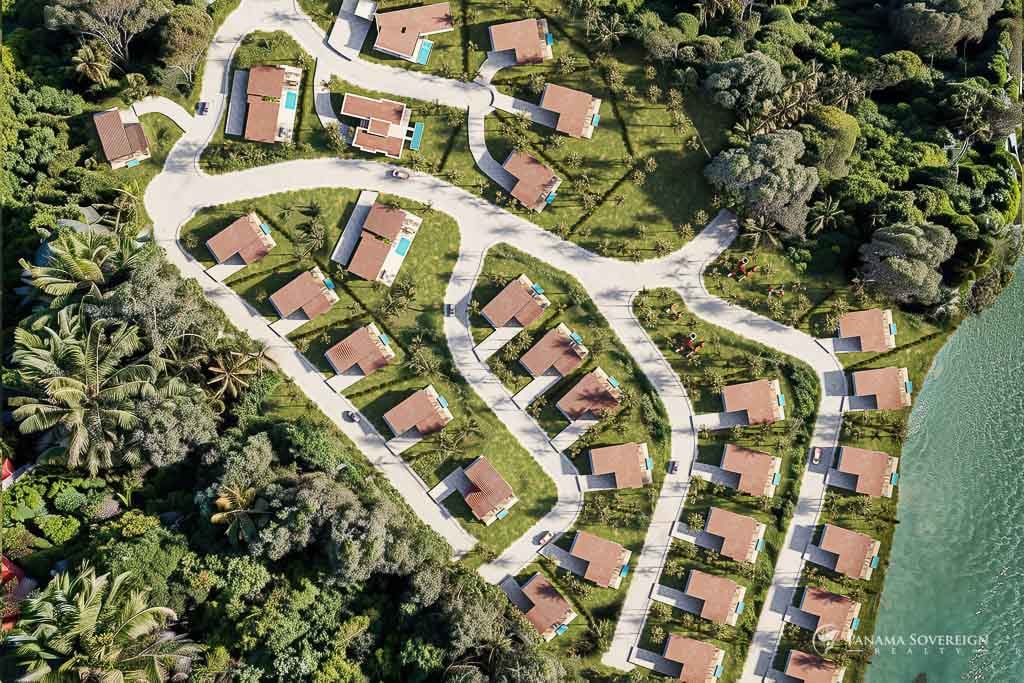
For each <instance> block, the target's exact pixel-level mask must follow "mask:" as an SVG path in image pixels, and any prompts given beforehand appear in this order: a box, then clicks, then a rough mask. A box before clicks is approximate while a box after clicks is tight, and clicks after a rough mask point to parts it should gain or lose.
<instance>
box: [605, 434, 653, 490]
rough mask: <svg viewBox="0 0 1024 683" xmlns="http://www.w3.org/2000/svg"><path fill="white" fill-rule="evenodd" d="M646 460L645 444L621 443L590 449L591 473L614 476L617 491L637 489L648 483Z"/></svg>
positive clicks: (648, 475) (648, 474)
mask: <svg viewBox="0 0 1024 683" xmlns="http://www.w3.org/2000/svg"><path fill="white" fill-rule="evenodd" d="M646 459H647V444H646V443H623V444H618V445H616V446H604V447H602V448H592V449H590V469H591V471H592V472H593V473H594V474H598V475H601V474H613V475H615V488H619V489H638V488H641V487H642V486H643V485H644V484H645V483H648V482H649V481H650V473H649V471H648V470H647V464H646V462H645V461H646ZM645 475H646V476H645ZM645 478H646V479H647V481H646V482H645V481H644V480H645Z"/></svg>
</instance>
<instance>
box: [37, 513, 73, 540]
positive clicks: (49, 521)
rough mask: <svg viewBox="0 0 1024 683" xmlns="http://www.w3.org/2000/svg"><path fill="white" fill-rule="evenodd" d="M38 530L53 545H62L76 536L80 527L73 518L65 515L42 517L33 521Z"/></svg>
mask: <svg viewBox="0 0 1024 683" xmlns="http://www.w3.org/2000/svg"><path fill="white" fill-rule="evenodd" d="M35 524H36V526H37V527H39V530H40V531H42V532H43V536H45V537H46V538H47V539H49V541H50V542H51V543H53V544H54V545H63V544H64V543H67V542H68V541H70V540H71V539H72V538H74V537H75V536H76V535H77V534H78V529H79V527H80V526H81V525H80V524H79V522H78V520H77V519H75V518H74V517H67V516H65V515H43V516H42V517H39V518H37V519H36V520H35Z"/></svg>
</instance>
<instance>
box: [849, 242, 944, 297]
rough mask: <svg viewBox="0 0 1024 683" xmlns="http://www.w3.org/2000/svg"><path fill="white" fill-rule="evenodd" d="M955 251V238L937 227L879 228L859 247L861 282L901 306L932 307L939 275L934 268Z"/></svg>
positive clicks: (938, 293) (936, 294)
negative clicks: (899, 303) (901, 304)
mask: <svg viewBox="0 0 1024 683" xmlns="http://www.w3.org/2000/svg"><path fill="white" fill-rule="evenodd" d="M955 248H956V238H955V237H953V234H952V233H951V232H950V231H949V230H947V229H946V228H944V227H943V226H941V225H934V224H932V223H923V224H921V225H912V224H909V223H896V224H893V225H888V226H885V227H882V228H879V229H878V230H876V231H875V234H874V235H873V236H872V238H871V241H870V242H868V243H867V244H865V245H864V246H862V247H861V248H860V254H861V259H862V265H861V270H862V273H863V276H864V278H865V280H867V281H868V282H870V283H871V284H872V285H873V286H874V287H875V288H877V289H878V290H880V291H881V292H882V293H883V294H885V295H886V296H889V297H890V298H892V299H894V300H895V301H899V302H902V303H921V304H926V305H930V304H934V303H935V302H936V301H938V299H939V295H940V285H941V284H942V275H941V274H940V273H939V271H938V270H937V268H938V267H939V266H940V265H942V263H943V262H944V261H946V260H947V259H948V258H949V257H950V256H952V255H953V250H954V249H955Z"/></svg>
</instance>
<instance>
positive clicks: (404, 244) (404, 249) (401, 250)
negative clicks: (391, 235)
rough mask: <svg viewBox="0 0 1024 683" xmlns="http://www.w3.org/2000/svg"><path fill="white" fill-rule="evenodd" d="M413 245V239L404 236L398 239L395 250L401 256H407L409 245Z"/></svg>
mask: <svg viewBox="0 0 1024 683" xmlns="http://www.w3.org/2000/svg"><path fill="white" fill-rule="evenodd" d="M411 245H412V240H411V239H409V238H408V237H403V238H402V239H400V240H398V246H396V247H395V252H396V253H397V254H398V255H399V256H405V255H406V254H408V253H409V247H410V246H411Z"/></svg>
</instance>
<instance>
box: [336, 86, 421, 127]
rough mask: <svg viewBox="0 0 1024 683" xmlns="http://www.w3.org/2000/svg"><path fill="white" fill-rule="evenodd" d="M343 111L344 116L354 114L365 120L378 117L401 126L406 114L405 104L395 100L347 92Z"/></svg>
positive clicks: (342, 104) (343, 100)
mask: <svg viewBox="0 0 1024 683" xmlns="http://www.w3.org/2000/svg"><path fill="white" fill-rule="evenodd" d="M341 113H342V115H344V116H352V117H354V118H357V119H362V120H364V121H369V120H371V119H377V120H379V121H384V122H386V123H390V124H392V125H395V126H399V125H401V124H402V119H403V117H404V116H405V105H404V104H402V103H401V102H396V101H395V100H388V99H379V100H378V99H374V98H371V97H363V96H362V95H356V94H354V93H345V97H344V99H342V101H341Z"/></svg>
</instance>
